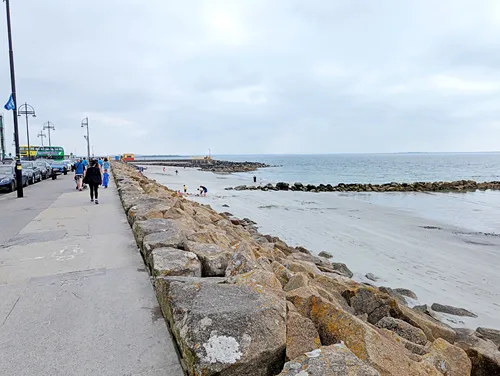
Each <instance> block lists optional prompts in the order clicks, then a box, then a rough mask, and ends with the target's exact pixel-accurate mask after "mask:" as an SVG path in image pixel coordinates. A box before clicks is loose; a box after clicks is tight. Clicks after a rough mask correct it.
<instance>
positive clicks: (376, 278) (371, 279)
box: [365, 273, 379, 282]
mask: <svg viewBox="0 0 500 376" xmlns="http://www.w3.org/2000/svg"><path fill="white" fill-rule="evenodd" d="M365 277H366V278H368V279H369V280H370V281H373V282H377V281H378V280H379V278H378V277H377V276H376V275H375V274H373V273H368V274H365Z"/></svg>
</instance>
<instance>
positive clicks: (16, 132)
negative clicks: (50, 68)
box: [5, 0, 24, 198]
mask: <svg viewBox="0 0 500 376" xmlns="http://www.w3.org/2000/svg"><path fill="white" fill-rule="evenodd" d="M5 7H6V10H7V35H8V39H9V62H10V85H11V90H12V99H13V101H14V108H13V109H12V116H13V118H14V143H15V145H16V182H17V184H16V185H17V197H18V198H21V197H23V196H24V193H23V171H22V168H23V166H22V164H21V152H20V151H19V128H18V124H17V96H16V74H15V72H14V51H13V49H12V29H11V25H10V4H9V0H5Z"/></svg>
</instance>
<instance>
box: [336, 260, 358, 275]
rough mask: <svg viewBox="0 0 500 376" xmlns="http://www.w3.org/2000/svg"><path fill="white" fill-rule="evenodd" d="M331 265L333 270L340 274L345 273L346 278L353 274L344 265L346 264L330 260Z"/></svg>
mask: <svg viewBox="0 0 500 376" xmlns="http://www.w3.org/2000/svg"><path fill="white" fill-rule="evenodd" d="M332 267H333V270H335V271H337V272H339V273H340V274H342V275H345V276H346V277H348V278H352V276H353V275H354V274H353V273H352V272H351V271H350V270H349V268H348V267H347V266H346V264H343V263H341V262H332Z"/></svg>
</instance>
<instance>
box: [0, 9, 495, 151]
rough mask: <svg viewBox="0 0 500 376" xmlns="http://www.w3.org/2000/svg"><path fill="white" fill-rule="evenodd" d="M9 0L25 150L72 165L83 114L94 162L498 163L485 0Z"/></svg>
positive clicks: (4, 77) (4, 58)
mask: <svg viewBox="0 0 500 376" xmlns="http://www.w3.org/2000/svg"><path fill="white" fill-rule="evenodd" d="M10 1H11V17H12V28H13V40H14V59H15V68H16V79H17V97H18V101H19V103H24V102H28V103H29V104H31V105H32V106H33V107H34V108H35V110H36V114H37V117H36V118H32V119H30V141H31V144H34V143H35V144H40V139H39V138H37V134H38V133H39V132H40V131H41V129H42V125H43V123H45V122H46V121H51V122H52V123H53V124H54V125H55V128H56V130H55V131H53V132H52V135H51V136H52V144H53V145H59V146H63V147H64V148H65V150H66V152H67V153H69V152H73V153H77V154H79V155H83V154H85V153H86V141H85V139H84V137H83V135H84V129H83V128H81V126H80V124H81V121H82V119H83V118H84V117H88V118H89V126H90V143H91V145H92V147H93V149H94V152H95V154H96V155H97V154H99V155H104V154H108V155H111V154H118V153H136V154H183V155H204V154H207V153H208V149H211V152H212V154H215V155H216V154H274V153H276V154H281V153H294V154H295V153H297V154H298V153H313V154H319V153H359V152H367V153H368V152H410V151H420V152H425V151H437V152H439V151H491V150H500V146H499V144H500V2H499V1H498V0H481V1H474V0H441V1H435V0H405V1H401V0H378V1H372V0H358V1H346V0H342V1H337V0H321V1H320V0H307V1H303V0H272V1H271V0H267V1H264V0H226V1H222V0H220V1H219V0H183V1H178V0H175V1H174V0H149V1H144V0H106V1H103V0H85V1H76V0H71V1H68V0H43V1H40V0H10ZM4 4H5V3H3V2H1V3H0V6H1V8H0V18H1V19H0V100H1V101H2V105H3V103H4V102H6V101H7V99H8V97H9V95H10V91H11V90H10V73H9V59H8V44H7V32H6V30H7V27H6V21H5V9H4ZM3 113H4V115H5V122H6V129H7V130H6V137H7V141H8V142H7V144H8V147H9V148H11V150H13V148H12V132H13V125H12V124H13V122H12V113H11V112H7V111H3ZM19 120H20V122H19V126H20V141H21V144H25V143H26V127H25V119H24V118H19ZM44 141H45V143H47V139H45V140H44Z"/></svg>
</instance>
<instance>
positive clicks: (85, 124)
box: [82, 117, 90, 161]
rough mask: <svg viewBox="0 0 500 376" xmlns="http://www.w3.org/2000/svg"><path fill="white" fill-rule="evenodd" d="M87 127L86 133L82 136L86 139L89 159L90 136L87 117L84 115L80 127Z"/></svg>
mask: <svg viewBox="0 0 500 376" xmlns="http://www.w3.org/2000/svg"><path fill="white" fill-rule="evenodd" d="M85 127H86V128H87V135H86V136H84V137H85V139H86V140H87V158H88V160H89V161H90V138H89V118H88V117H86V118H84V119H83V120H82V128H85Z"/></svg>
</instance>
